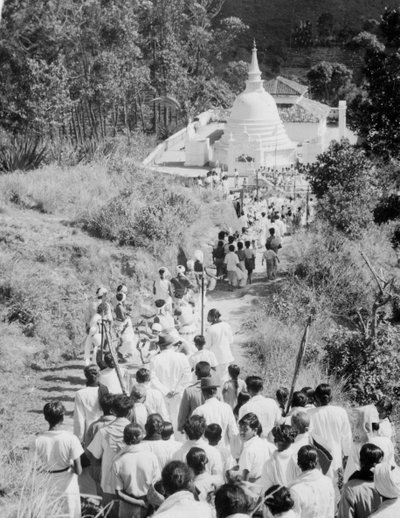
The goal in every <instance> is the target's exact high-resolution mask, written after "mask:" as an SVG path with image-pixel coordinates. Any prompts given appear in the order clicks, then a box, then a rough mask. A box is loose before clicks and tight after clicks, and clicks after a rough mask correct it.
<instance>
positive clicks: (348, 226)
mask: <svg viewBox="0 0 400 518" xmlns="http://www.w3.org/2000/svg"><path fill="white" fill-rule="evenodd" d="M308 177H309V180H310V183H311V187H312V190H313V192H314V193H315V195H316V197H317V199H318V214H319V216H320V217H322V218H323V219H325V220H327V221H328V222H329V223H330V224H331V225H332V226H333V227H335V228H337V229H338V230H340V231H342V232H344V233H346V234H349V235H350V236H356V237H358V236H359V235H360V233H361V232H362V230H363V229H365V228H367V227H368V225H369V224H371V223H372V211H373V209H374V206H375V203H376V199H377V198H378V197H379V189H378V182H377V175H376V170H375V167H374V166H373V164H372V162H371V161H370V160H369V159H368V158H367V156H366V155H365V152H364V151H363V150H362V149H360V148H357V147H355V146H352V145H351V144H350V143H349V141H348V140H342V141H341V142H340V143H339V142H333V143H331V145H330V146H329V148H328V150H327V151H325V152H324V153H322V154H320V155H318V157H317V162H315V163H314V164H313V165H312V166H311V168H310V171H309V173H308Z"/></svg>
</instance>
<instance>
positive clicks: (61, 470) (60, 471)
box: [47, 466, 71, 474]
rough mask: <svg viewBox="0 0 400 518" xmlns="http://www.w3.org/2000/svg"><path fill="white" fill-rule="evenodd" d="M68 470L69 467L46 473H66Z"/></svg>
mask: <svg viewBox="0 0 400 518" xmlns="http://www.w3.org/2000/svg"><path fill="white" fill-rule="evenodd" d="M69 469H71V466H68V467H67V468H63V469H56V470H54V471H48V472H47V473H52V474H53V473H64V471H68V470H69Z"/></svg>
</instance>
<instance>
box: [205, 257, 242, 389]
mask: <svg viewBox="0 0 400 518" xmlns="http://www.w3.org/2000/svg"><path fill="white" fill-rule="evenodd" d="M235 255H236V254H235ZM236 257H237V256H236ZM207 321H208V322H209V323H210V327H209V328H208V329H207V331H206V348H207V349H209V350H210V351H211V352H213V353H214V355H215V357H216V359H217V363H218V365H217V368H216V371H217V376H218V378H219V380H220V382H221V383H222V382H223V381H225V379H227V378H228V365H229V364H230V363H232V362H233V361H234V357H233V354H232V350H231V345H232V343H233V333H232V329H231V326H230V325H229V324H228V323H227V322H222V320H221V313H220V312H219V311H218V309H215V308H213V309H210V311H209V312H208V315H207Z"/></svg>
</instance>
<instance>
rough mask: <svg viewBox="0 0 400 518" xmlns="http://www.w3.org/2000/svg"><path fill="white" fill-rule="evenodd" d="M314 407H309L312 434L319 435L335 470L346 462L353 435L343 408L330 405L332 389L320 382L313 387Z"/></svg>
mask: <svg viewBox="0 0 400 518" xmlns="http://www.w3.org/2000/svg"><path fill="white" fill-rule="evenodd" d="M314 399H315V402H316V405H317V406H316V408H310V410H309V416H310V421H311V429H312V432H313V434H315V435H316V436H318V437H321V438H322V439H323V440H324V441H325V444H326V445H327V447H328V449H329V451H330V452H331V453H332V457H333V460H332V469H333V471H334V472H337V470H338V469H339V468H342V467H343V465H345V464H346V461H347V458H348V456H349V454H350V451H351V446H352V443H353V437H352V433H351V426H350V420H349V417H348V415H347V412H346V410H345V409H344V408H342V407H339V406H335V405H331V404H330V403H331V401H332V389H331V387H330V386H329V385H328V384H326V383H321V384H320V385H318V387H317V388H316V389H315V393H314Z"/></svg>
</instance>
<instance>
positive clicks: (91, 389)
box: [74, 365, 102, 444]
mask: <svg viewBox="0 0 400 518" xmlns="http://www.w3.org/2000/svg"><path fill="white" fill-rule="evenodd" d="M99 372H100V369H99V368H98V366H97V365H88V366H87V367H85V368H84V370H83V373H84V375H85V378H86V387H85V388H83V389H80V390H78V391H77V392H76V393H75V404H74V434H75V435H76V436H77V437H78V439H79V440H80V442H81V443H82V444H85V442H86V433H87V430H88V428H89V426H90V424H91V423H93V422H94V421H96V420H97V419H98V418H99V417H100V416H101V414H102V411H101V408H100V403H99V383H98V377H99Z"/></svg>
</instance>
